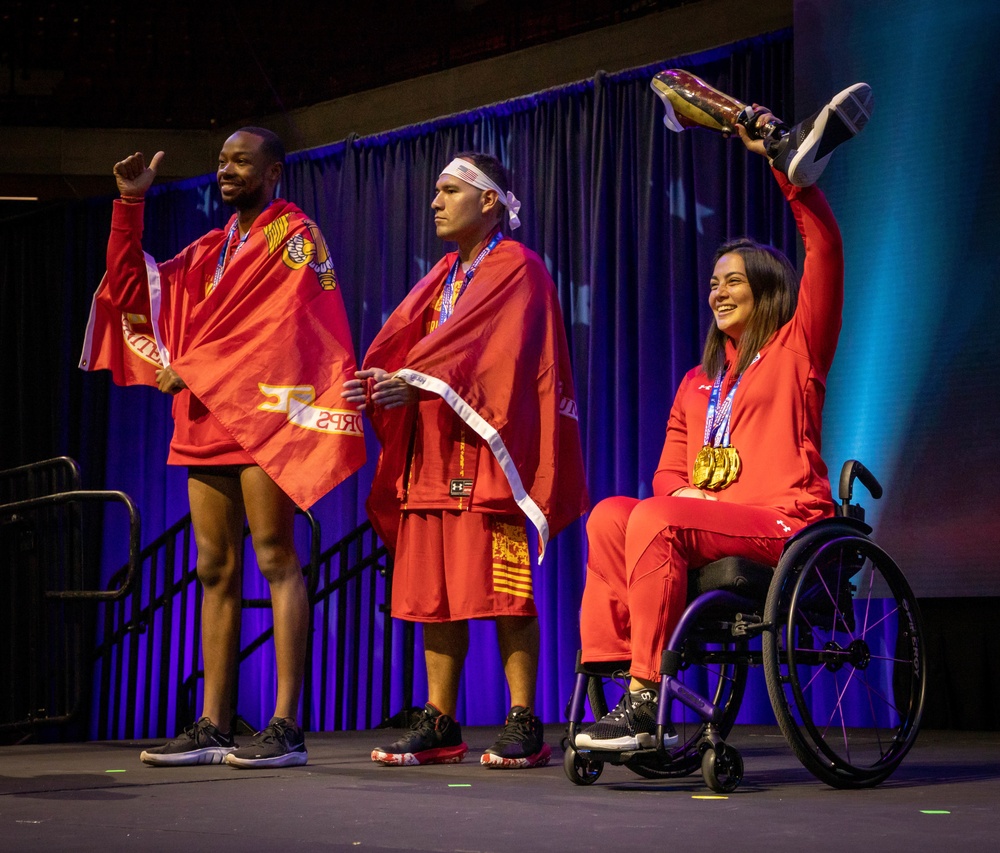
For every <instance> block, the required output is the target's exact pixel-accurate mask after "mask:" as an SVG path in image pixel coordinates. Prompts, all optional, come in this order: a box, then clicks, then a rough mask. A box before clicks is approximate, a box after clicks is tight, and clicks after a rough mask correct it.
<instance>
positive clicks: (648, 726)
mask: <svg viewBox="0 0 1000 853" xmlns="http://www.w3.org/2000/svg"><path fill="white" fill-rule="evenodd" d="M657 699H658V697H657V693H656V691H655V690H651V689H646V690H640V691H638V692H637V693H630V692H629V691H628V690H626V691H625V695H623V696H622V699H621V701H620V702H619V703H618V705H617V707H615V708H614V709H613V710H611V711H609V712H608V713H607V714H605V715H604V716H603V717H601V719H599V720H598V721H597V722H596V723H594V724H593V725H592V726H588V727H587V728H585V729H584V730H583V731H582V732H580V733H579V734H578V735H577V736H576V744H575V746H576V748H577V749H607V750H611V751H613V752H625V751H627V750H632V749H649V748H651V747H655V746H656V711H657V705H658V702H657ZM675 743H677V733H676V732H675V731H674V730H673V728H672V727H671V728H668V729H667V730H666V731H665V732H664V733H663V745H664V746H673V745H674V744H675Z"/></svg>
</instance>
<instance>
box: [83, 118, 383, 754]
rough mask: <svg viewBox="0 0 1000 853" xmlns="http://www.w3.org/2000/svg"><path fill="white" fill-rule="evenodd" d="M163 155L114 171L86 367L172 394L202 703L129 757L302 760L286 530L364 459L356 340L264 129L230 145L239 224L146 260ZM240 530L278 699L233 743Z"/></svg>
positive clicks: (232, 200)
mask: <svg viewBox="0 0 1000 853" xmlns="http://www.w3.org/2000/svg"><path fill="white" fill-rule="evenodd" d="M163 156H164V155H163V152H162V151H160V152H157V153H156V154H155V155H154V156H153V158H152V159H151V160H150V162H149V164H148V165H147V164H146V162H145V158H144V157H143V155H142V154H141V153H138V152H137V153H135V154H133V155H131V156H130V157H126V158H125V159H124V160H121V161H120V162H118V163H116V164H115V167H114V175H115V180H116V182H117V184H118V191H119V193H120V194H121V198H120V199H119V200H117V201H115V203H114V212H113V216H112V225H111V237H110V240H109V243H108V267H107V269H108V271H107V274H106V276H105V279H104V282H102V285H101V287H100V289H99V290H98V293H97V295H96V297H95V300H94V308H93V310H92V312H91V322H90V327H89V328H88V332H87V339H86V343H85V347H84V354H83V358H82V359H81V367H83V368H84V369H87V370H94V369H101V368H106V369H110V370H111V371H112V372H113V375H114V378H115V381H116V382H118V384H147V385H153V386H155V387H157V388H159V390H160V391H162V392H163V393H165V394H170V395H172V396H173V417H174V435H173V439H172V440H171V443H170V454H169V457H168V459H167V463H168V464H172V465H184V466H186V467H187V468H188V495H189V499H190V505H191V521H192V527H193V530H194V536H195V542H196V545H197V549H198V561H197V572H198V578H199V580H200V581H201V583H202V586H203V588H204V597H203V605H202V626H201V627H202V652H203V657H204V667H205V689H204V702H203V706H202V711H201V714H200V716H199V719H198V720H197V721H196V722H195V723H194V724H193V725H191V726H189V727H187V728H186V729H185V730H184V731H183V732H182V733H181V734H180V735H179V736H178V737H176V738H175V739H174V740H171V741H170V742H169V743H167V744H166V745H164V746H160V747H155V748H150V749H146V750H145V751H143V753H142V754H141V756H140V757H141V759H142V761H143V762H145V763H147V764H152V765H157V766H173V765H190V764H219V763H222V762H226V763H228V764H231V765H234V766H237V767H247V768H249V767H286V766H292V765H298V764H305V763H306V761H307V753H306V748H305V740H304V737H303V733H302V729H301V728H300V727H299V725H298V704H299V694H300V692H301V689H302V680H303V674H304V667H305V649H306V639H307V631H308V626H309V601H308V595H307V591H306V587H305V584H304V582H303V577H302V570H301V566H300V563H299V560H298V556H297V554H296V551H295V545H294V539H293V522H294V514H295V508H296V505H298V506H300V507H302V508H303V509H306V508H308V507H309V506H310V505H311V504H313V503H314V502H315V501H316V500H318V499H319V498H320V497H321V496H322V495H323V494H325V493H326V492H327V491H329V490H330V489H331V488H333V487H334V486H335V485H336V484H337V483H339V482H340V481H341V480H343V479H344V478H346V477H347V476H349V475H350V474H351V473H353V472H354V471H356V470H357V469H358V468H359V467H361V465H362V464H363V463H364V438H363V435H362V431H361V422H360V416H358V415H357V413H356V412H353V411H351V410H348V409H345V408H344V406H343V404H342V402H341V397H340V392H341V389H342V385H343V381H344V379H345V378H347V377H352V376H353V374H354V371H355V367H356V366H355V361H354V348H353V344H352V342H351V334H350V329H349V327H348V323H347V317H346V313H345V311H344V305H343V301H342V299H341V295H340V289H339V285H338V282H337V278H336V274H335V273H334V270H333V264H332V262H331V260H330V255H329V251H328V250H327V247H326V244H325V242H324V240H323V237H322V235H321V234H320V232H319V229H318V228H317V226H316V225H315V223H313V222H312V221H310V220H309V219H308V218H306V216H305V215H304V214H303V213H302V211H301V210H299V209H298V208H297V207H296V206H295V205H293V204H291V203H289V202H287V201H284V200H283V199H280V198H275V190H276V188H277V185H278V183H279V180H280V178H281V175H282V172H283V168H284V158H285V151H284V146H283V145H282V143H281V140H280V139H279V138H278V137H277V136H276V135H275V134H273V133H272V132H271V131H269V130H266V129H264V128H257V127H245V128H242V129H241V130H238V131H237V132H236V133H234V134H233V135H232V136H230V137H229V138H228V139H227V140H226V141H225V144H224V145H223V146H222V150H221V151H220V153H219V163H218V169H217V180H218V185H219V191H220V193H221V196H222V201H223V202H224V203H226V204H228V205H231V206H232V207H234V208H235V210H236V213H235V215H234V216H233V217H232V218H231V219H230V221H229V223H228V224H227V225H226V227H225V228H223V229H216V230H213V231H210V232H209V233H208V234H206V235H204V236H203V237H201V238H199V239H198V240H196V241H195V242H194V243H192V244H191V245H189V246H188V247H187V248H185V249H183V250H182V251H181V252H180V253H179V254H178V255H177V256H175V257H174V258H172V259H171V260H169V261H166V262H164V263H159V264H158V263H156V262H155V261H153V259H152V258H151V257H150V256H149V255H146V254H145V253H144V252H143V250H142V242H141V240H142V228H143V209H144V200H145V195H146V192H147V190H148V189H149V187H150V186H151V184H152V183H153V180H154V179H155V177H156V173H157V169H158V167H159V165H160V163H161V161H162V159H163ZM275 400H277V401H278V402H275ZM282 401H284V402H283V404H282ZM291 401H294V405H292V402H291ZM244 518H246V520H247V522H248V524H249V527H250V532H251V536H252V538H253V546H254V551H255V553H256V557H257V564H258V567H259V569H260V571H261V573H262V574H263V576H264V577H265V579H266V580H267V582H268V585H269V587H270V593H271V601H272V606H273V612H274V649H275V656H276V672H277V699H276V706H275V712H274V716H273V717H272V718H271V720H270V722H269V723H268V725H267V726H266V727H265V728H264V729H263V730H262V731H261V732H259V733H258V735H257V736H256V737H255V738H254V739H253V741H252V742H251V743H250V744H249V745H248V746H245V747H243V748H239V747H238V745H237V744H236V743H235V742H234V740H233V735H232V719H233V715H234V708H233V704H232V703H233V685H234V683H235V675H236V666H237V654H238V651H239V630H240V605H241V601H242V566H241V563H242V555H243V524H244Z"/></svg>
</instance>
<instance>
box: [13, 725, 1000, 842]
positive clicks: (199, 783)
mask: <svg viewBox="0 0 1000 853" xmlns="http://www.w3.org/2000/svg"><path fill="white" fill-rule="evenodd" d="M548 730H549V740H550V742H556V741H558V738H559V737H560V736H561V734H562V727H561V726H549V727H548ZM386 734H390V735H391V734H393V733H392V732H386V731H380V732H338V733H321V734H312V735H309V736H308V737H307V741H306V743H307V746H308V748H309V764H308V765H307V766H306V767H296V768H289V769H286V770H272V771H263V770H255V771H241V770H236V769H233V768H230V767H228V766H225V765H222V766H208V767H186V768H171V769H160V768H152V767H146V766H144V765H142V764H141V763H140V762H139V749H140V747H141V746H143V745H145V744H146V743H147V742H145V741H144V742H142V743H141V744H140V743H134V742H132V743H126V742H107V743H84V744H60V745H21V746H7V747H0V850H5V851H21V850H52V851H62V850H114V851H117V850H143V851H160V850H164V851H166V850H182V851H187V852H188V853H190V851H201V850H213V851H229V850H241V851H252V850H290V849H304V850H309V849H319V850H343V851H347V850H350V851H358V850H360V851H364V850H419V851H532V850H567V851H570V850H573V851H576V850H608V851H612V850H638V849H649V850H664V849H677V850H691V849H695V848H700V849H703V850H709V849H717V850H723V851H727V853H728V851H739V853H745V851H747V852H749V853H752V851H765V850H766V851H776V850H806V851H820V850H830V851H854V850H861V849H866V850H877V851H897V850H900V851H902V850H907V851H915V850H934V851H937V850H949V851H950V850H954V849H959V850H962V851H963V853H966V851H971V850H998V849H1000V840H998V838H1000V831H998V829H997V826H998V819H997V812H998V810H1000V733H998V732H989V733H969V732H961V733H959V732H936V731H924V732H922V733H921V735H920V737H919V739H918V741H917V744H916V746H915V747H914V749H913V751H912V752H911V753H910V755H909V756H908V757H907V759H906V760H905V761H904V763H903V765H902V766H901V767H900V768H899V770H898V771H897V772H896V774H895V775H894V776H893V777H892V778H890V779H889V780H888V781H887V782H885V783H883V784H882V785H881V786H880V787H878V788H875V789H870V790H865V791H837V790H834V789H832V788H828V787H827V786H826V785H824V784H822V783H820V782H818V781H817V780H816V779H814V778H813V777H812V776H811V775H809V774H808V773H807V772H806V771H805V770H804V769H803V768H802V767H801V766H800V765H799V764H798V762H797V760H796V759H795V757H794V756H793V755H792V752H791V750H790V749H789V748H788V747H787V745H786V744H785V741H784V739H783V738H782V736H781V734H780V732H778V730H777V729H769V728H758V727H753V728H738V729H736V731H734V733H733V735H731V737H730V739H729V742H730V743H732V744H733V745H734V746H736V747H737V748H738V749H739V750H740V751H741V753H742V754H743V757H744V760H745V764H746V775H745V777H744V780H743V783H742V785H741V786H740V788H739V789H738V790H737V791H736V792H734V793H733V794H731V795H729V796H728V797H719V796H717V795H715V796H713V795H712V793H711V791H709V790H708V789H707V788H706V787H705V785H704V783H703V782H702V779H701V775H700V774H696V775H694V776H690V777H686V778H682V779H674V780H667V781H662V782H660V781H657V782H649V781H646V780H644V779H641V778H640V777H638V776H636V775H634V774H632V773H631V772H630V771H628V770H626V769H624V768H621V767H611V766H608V767H606V768H605V770H604V774H603V775H602V776H601V778H600V779H599V780H598V782H597V783H596V784H595V785H593V786H592V787H578V786H576V785H573V784H571V783H570V782H569V780H568V779H567V778H566V777H565V776H564V774H563V770H562V765H561V760H560V759H561V752H560V750H559V749H558V748H556V749H555V750H554V755H553V761H552V764H550V765H549V766H548V767H546V768H539V769H535V770H527V771H496V770H487V769H485V768H483V767H480V766H479V763H478V756H479V752H481V751H482V750H483V749H485V748H486V747H487V746H488V745H489V744H490V742H491V741H492V739H493V737H494V736H495V734H496V732H495V730H494V729H485V728H482V729H480V728H470V729H467V730H466V732H465V736H466V740H467V742H468V743H469V746H470V748H471V751H470V753H469V756H467V758H466V761H465V763H463V764H453V765H443V766H431V767H380V766H377V765H374V764H372V763H371V761H370V760H369V758H368V754H369V752H370V750H371V747H372V746H373V745H375V744H377V743H381V742H382V741H384V740H386V739H387V738H386ZM388 740H392V737H389V738H388Z"/></svg>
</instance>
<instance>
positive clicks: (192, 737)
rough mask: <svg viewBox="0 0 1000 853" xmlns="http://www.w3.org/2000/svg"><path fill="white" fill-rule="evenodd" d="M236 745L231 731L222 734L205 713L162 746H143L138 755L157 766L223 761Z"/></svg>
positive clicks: (143, 760)
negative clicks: (144, 747)
mask: <svg viewBox="0 0 1000 853" xmlns="http://www.w3.org/2000/svg"><path fill="white" fill-rule="evenodd" d="M236 749H237V746H236V743H235V742H234V741H233V736H232V734H223V733H222V732H220V731H219V730H218V728H216V727H215V725H213V723H212V721H211V720H210V719H209V718H208V717H202V718H201V719H200V720H198V722H196V723H194V724H193V725H190V726H188V727H187V728H186V729H184V731H183V732H181V733H180V734H179V735H177V737H175V738H174V739H173V740H170V741H167V742H166V743H165V744H164V745H163V746H153V747H150V748H149V749H144V750H143V751H142V752H141V753H140V754H139V759H140V760H141V761H142V762H143V764H151V765H153V766H154V767H185V766H189V765H192V764H222V762H223V761H225V759H226V756H227V755H229V753H231V752H235V751H236Z"/></svg>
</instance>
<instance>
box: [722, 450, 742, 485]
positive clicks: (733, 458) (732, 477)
mask: <svg viewBox="0 0 1000 853" xmlns="http://www.w3.org/2000/svg"><path fill="white" fill-rule="evenodd" d="M726 455H727V456H728V457H729V479H728V480H727V481H726V486H728V485H729V484H730V483H734V482H736V478H737V477H739V475H740V471H741V470H742V468H743V460H741V459H740V452H739V451H738V450H737V449H736V448H735V447H732V446H730V447H727V448H726ZM723 488H725V487H723Z"/></svg>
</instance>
